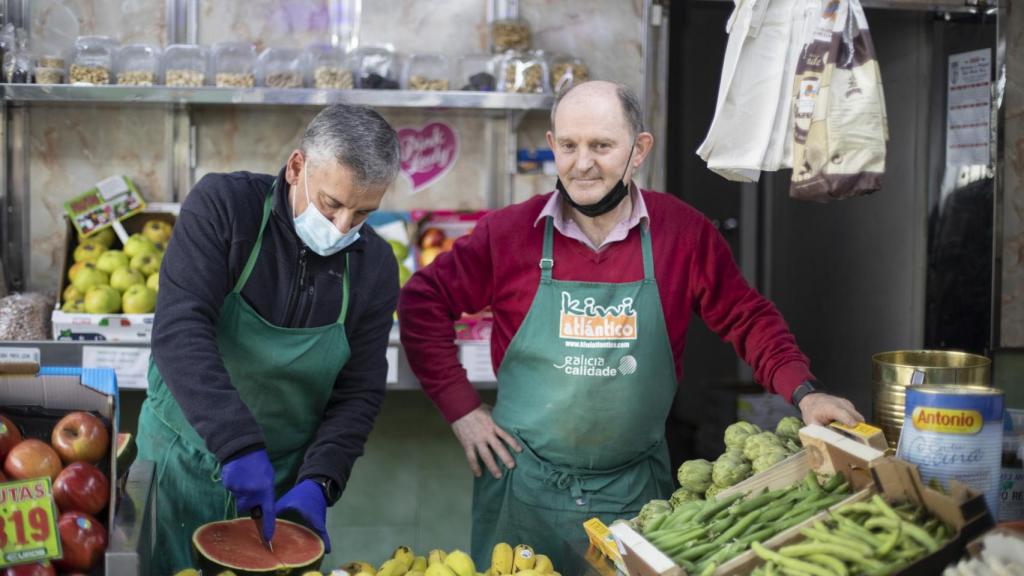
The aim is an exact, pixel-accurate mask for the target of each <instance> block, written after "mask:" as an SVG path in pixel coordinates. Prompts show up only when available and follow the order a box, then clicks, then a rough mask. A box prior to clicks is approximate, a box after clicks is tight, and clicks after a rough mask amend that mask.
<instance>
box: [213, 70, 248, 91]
mask: <svg viewBox="0 0 1024 576" xmlns="http://www.w3.org/2000/svg"><path fill="white" fill-rule="evenodd" d="M215 80H216V82H217V86H219V87H221V88H252V87H253V86H255V85H256V76H254V75H252V74H245V73H239V72H220V73H218V74H217V77H216V78H215Z"/></svg>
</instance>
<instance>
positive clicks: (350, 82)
mask: <svg viewBox="0 0 1024 576" xmlns="http://www.w3.org/2000/svg"><path fill="white" fill-rule="evenodd" d="M354 84H355V83H354V78H353V76H352V66H351V62H350V60H349V56H348V54H347V53H346V52H345V49H344V48H342V47H341V46H331V45H330V44H312V45H310V46H309V47H308V48H306V85H307V86H312V87H313V88H316V89H318V90H349V89H351V88H352V87H353V86H354Z"/></svg>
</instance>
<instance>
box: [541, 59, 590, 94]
mask: <svg viewBox="0 0 1024 576" xmlns="http://www.w3.org/2000/svg"><path fill="white" fill-rule="evenodd" d="M548 66H549V67H550V68H551V90H552V91H553V92H554V93H555V94H558V93H559V92H562V91H563V90H568V89H569V88H572V87H573V86H575V85H576V84H582V83H584V82H586V81H587V80H590V69H588V68H587V65H586V64H584V63H583V60H580V59H579V58H575V57H573V56H566V55H564V54H560V55H558V56H554V57H552V58H551V62H550V64H549V65H548Z"/></svg>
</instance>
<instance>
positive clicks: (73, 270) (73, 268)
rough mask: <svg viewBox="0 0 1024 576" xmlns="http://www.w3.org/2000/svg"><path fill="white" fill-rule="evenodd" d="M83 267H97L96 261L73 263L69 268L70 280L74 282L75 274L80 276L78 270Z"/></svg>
mask: <svg viewBox="0 0 1024 576" xmlns="http://www.w3.org/2000/svg"><path fill="white" fill-rule="evenodd" d="M82 268H92V269H95V268H96V263H95V262H75V263H74V264H72V265H71V268H68V280H70V281H72V282H74V281H75V276H78V272H79V271H80V270H81V269H82Z"/></svg>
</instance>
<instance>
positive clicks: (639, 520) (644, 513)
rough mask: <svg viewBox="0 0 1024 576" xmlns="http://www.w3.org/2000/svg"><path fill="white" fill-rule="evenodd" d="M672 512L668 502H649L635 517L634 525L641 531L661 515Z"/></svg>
mask: <svg viewBox="0 0 1024 576" xmlns="http://www.w3.org/2000/svg"><path fill="white" fill-rule="evenodd" d="M671 512H672V505H671V504H669V502H668V500H651V501H650V502H648V503H647V504H644V507H643V508H641V509H640V514H638V515H637V517H636V525H637V527H639V529H640V530H641V531H643V530H644V529H645V527H646V526H647V524H648V523H649V522H650V521H651V520H653V519H654V518H656V517H657V516H660V515H662V514H669V513H671Z"/></svg>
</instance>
